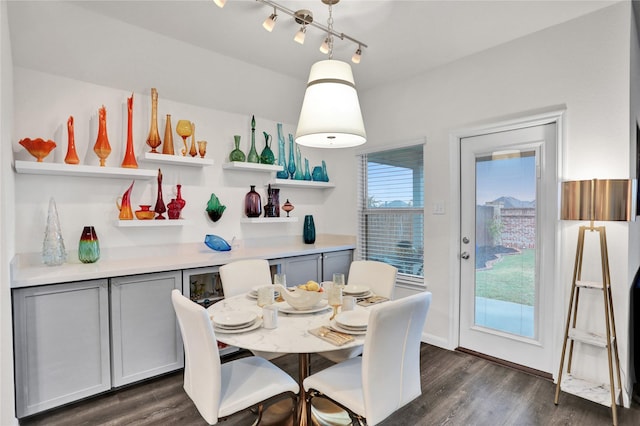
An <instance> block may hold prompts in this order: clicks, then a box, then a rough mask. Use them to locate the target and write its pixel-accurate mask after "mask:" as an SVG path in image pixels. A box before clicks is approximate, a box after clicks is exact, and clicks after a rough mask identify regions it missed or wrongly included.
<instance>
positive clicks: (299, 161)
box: [293, 144, 304, 180]
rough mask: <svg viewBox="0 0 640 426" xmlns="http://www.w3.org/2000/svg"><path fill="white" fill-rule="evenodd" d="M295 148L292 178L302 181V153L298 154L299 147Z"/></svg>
mask: <svg viewBox="0 0 640 426" xmlns="http://www.w3.org/2000/svg"><path fill="white" fill-rule="evenodd" d="M295 146H296V174H295V176H294V177H293V178H294V179H295V180H304V171H303V170H302V153H301V152H300V145H298V144H295Z"/></svg>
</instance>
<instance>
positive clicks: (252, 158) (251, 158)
mask: <svg viewBox="0 0 640 426" xmlns="http://www.w3.org/2000/svg"><path fill="white" fill-rule="evenodd" d="M247 162H249V163H259V162H260V157H259V156H258V151H256V119H255V116H251V149H250V150H249V155H247Z"/></svg>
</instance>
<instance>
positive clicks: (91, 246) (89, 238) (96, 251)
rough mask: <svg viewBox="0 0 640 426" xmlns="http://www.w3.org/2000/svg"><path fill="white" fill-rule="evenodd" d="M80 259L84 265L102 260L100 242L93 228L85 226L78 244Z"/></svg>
mask: <svg viewBox="0 0 640 426" xmlns="http://www.w3.org/2000/svg"><path fill="white" fill-rule="evenodd" d="M78 259H80V262H82V263H94V262H97V261H98V259H100V242H99V241H98V236H97V235H96V230H95V229H94V228H93V226H85V227H84V229H83V230H82V234H81V235H80V243H79V244H78Z"/></svg>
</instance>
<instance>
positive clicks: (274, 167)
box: [222, 161, 283, 173]
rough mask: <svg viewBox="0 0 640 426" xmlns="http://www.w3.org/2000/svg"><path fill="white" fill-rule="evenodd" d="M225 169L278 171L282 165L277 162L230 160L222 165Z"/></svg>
mask: <svg viewBox="0 0 640 426" xmlns="http://www.w3.org/2000/svg"><path fill="white" fill-rule="evenodd" d="M222 168H223V169H226V170H243V171H249V172H267V173H273V172H280V171H282V170H283V169H282V166H281V165H279V164H260V163H247V162H245V161H230V162H228V163H224V164H223V165H222Z"/></svg>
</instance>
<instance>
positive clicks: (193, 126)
mask: <svg viewBox="0 0 640 426" xmlns="http://www.w3.org/2000/svg"><path fill="white" fill-rule="evenodd" d="M189 155H190V156H192V157H195V156H196V155H198V149H197V148H196V124H195V123H194V122H193V121H192V122H191V148H189Z"/></svg>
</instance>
